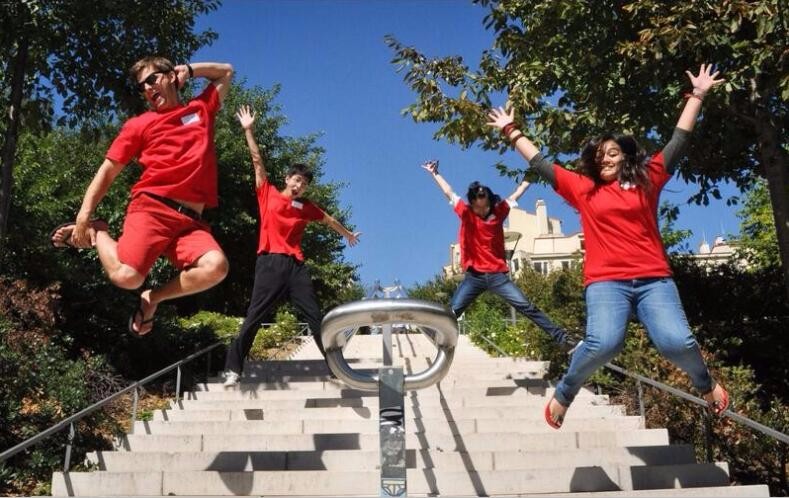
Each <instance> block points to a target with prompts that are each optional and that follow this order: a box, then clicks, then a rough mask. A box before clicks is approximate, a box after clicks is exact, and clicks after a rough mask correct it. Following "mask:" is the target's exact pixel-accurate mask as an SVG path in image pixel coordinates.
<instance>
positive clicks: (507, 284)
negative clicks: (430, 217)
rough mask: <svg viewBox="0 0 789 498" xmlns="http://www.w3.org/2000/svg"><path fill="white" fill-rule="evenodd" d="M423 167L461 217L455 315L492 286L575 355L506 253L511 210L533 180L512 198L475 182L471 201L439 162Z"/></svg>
mask: <svg viewBox="0 0 789 498" xmlns="http://www.w3.org/2000/svg"><path fill="white" fill-rule="evenodd" d="M422 168H424V169H425V170H426V171H427V172H428V173H430V175H431V176H432V177H433V180H435V182H436V184H438V187H439V188H440V189H441V191H442V192H443V193H444V195H446V196H447V199H449V202H450V204H451V205H452V207H453V209H454V211H455V213H456V214H457V215H458V217H459V218H460V236H459V240H458V241H459V242H460V258H461V267H462V268H463V271H464V272H465V276H464V277H463V281H462V282H461V283H460V285H459V286H458V288H457V290H456V291H455V294H454V295H453V296H452V305H451V306H452V311H454V313H455V316H458V317H460V315H462V314H463V312H464V311H465V310H466V308H468V307H469V306H470V305H471V303H472V302H473V301H474V299H476V298H477V297H478V296H479V295H480V294H482V293H483V292H485V291H486V290H487V291H490V292H493V293H494V294H496V295H498V296H501V297H502V298H503V299H504V300H505V301H507V302H508V303H509V304H510V306H512V307H513V308H515V310H516V311H518V312H519V313H520V314H522V315H524V316H525V317H526V318H528V319H529V320H531V321H532V322H534V323H535V324H536V325H537V326H538V327H540V328H541V329H543V330H544V331H545V332H547V333H548V334H549V335H550V336H551V337H552V338H553V340H554V341H555V342H556V343H557V344H558V345H559V347H560V348H561V349H562V350H563V351H567V352H568V353H572V351H573V345H574V341H572V340H571V339H570V338H569V337H568V336H567V332H566V331H565V330H564V329H563V328H561V327H559V326H558V325H556V324H555V323H553V322H552V321H551V319H550V318H548V316H546V315H545V313H543V312H542V311H541V310H540V309H539V308H537V307H536V306H535V305H534V304H532V303H531V301H529V299H528V298H527V297H526V296H525V295H524V294H523V292H522V291H521V290H520V288H519V287H518V286H517V285H515V283H514V282H513V281H512V279H510V277H509V265H507V260H506V259H505V257H504V220H506V219H507V216H508V215H509V213H510V208H511V207H515V206H517V205H518V202H517V201H518V199H519V198H520V197H521V196H522V195H523V193H524V192H526V189H527V188H529V182H527V181H526V180H523V182H521V184H520V185H518V187H517V188H516V189H515V191H514V192H513V193H512V194H511V195H510V196H509V197H508V198H506V199H501V198H500V197H499V196H497V195H495V194H494V193H493V191H492V190H491V189H490V188H489V187H487V186H485V185H482V184H480V183H479V182H473V183H472V184H471V185H469V188H468V192H467V194H466V198H467V200H468V203H466V202H465V201H463V199H461V198H460V196H458V195H457V194H456V193H455V192H454V191H453V190H452V187H451V186H450V185H449V183H448V182H447V181H446V180H445V179H444V177H442V176H441V175H440V174H439V172H438V161H428V162H426V163H425V164H423V165H422ZM571 343H572V344H571Z"/></svg>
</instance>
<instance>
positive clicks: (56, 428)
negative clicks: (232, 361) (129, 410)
mask: <svg viewBox="0 0 789 498" xmlns="http://www.w3.org/2000/svg"><path fill="white" fill-rule="evenodd" d="M222 344H224V342H223V341H218V342H216V343H214V344H212V345H210V346H207V347H205V348H203V349H201V350H200V351H197V352H195V353H192V354H190V355H189V356H187V357H186V358H183V359H182V360H179V361H177V362H175V363H173V364H172V365H168V366H166V367H164V368H163V369H161V370H159V371H158V372H155V373H152V374H151V375H149V376H147V377H145V378H143V379H140V380H138V381H136V382H134V383H132V384H130V385H129V386H127V387H125V388H124V389H121V390H120V391H118V392H116V393H115V394H111V395H110V396H107V397H106V398H104V399H103V400H101V401H97V402H96V403H94V404H92V405H90V406H89V407H87V408H84V409H82V410H80V411H79V412H77V413H75V414H74V415H72V416H70V417H68V418H66V419H64V420H61V421H60V422H58V423H57V424H55V425H53V426H52V427H50V428H48V429H45V430H43V431H41V432H39V433H38V434H36V435H35V436H33V437H31V438H28V439H26V440H25V441H22V442H21V443H19V444H17V445H16V446H13V447H11V448H9V449H7V450H5V451H3V452H2V453H0V462H4V461H5V460H8V459H9V458H11V457H12V456H14V455H16V454H17V453H19V452H20V451H23V450H26V449H27V448H29V447H30V446H33V445H34V444H36V443H38V442H39V441H41V440H43V439H46V438H47V437H49V436H51V435H52V434H55V433H57V432H60V431H61V430H63V429H65V428H66V427H67V426H72V427H73V424H74V422H78V421H79V420H81V419H83V418H85V417H86V416H88V415H90V414H91V413H93V412H95V411H96V410H98V409H99V408H103V407H104V406H105V405H107V404H108V403H110V402H112V401H113V400H115V399H117V398H118V397H120V396H123V395H124V394H126V393H128V392H129V391H132V390H134V391H135V394H136V392H137V389H138V388H140V387H142V386H143V385H145V384H147V383H149V382H151V381H152V380H155V379H157V378H159V377H161V376H162V375H164V374H166V373H168V372H171V371H172V370H175V369H178V382H177V386H176V393H175V396H176V399H178V396H179V393H178V391H179V390H180V378H181V370H180V368H181V366H182V365H185V364H186V363H189V362H190V361H192V360H194V359H195V358H198V357H200V356H202V355H204V354H206V353H208V352H209V351H213V350H214V349H216V348H217V347H219V346H220V345H222ZM135 405H136V396H135ZM135 411H136V410H135ZM72 434H73V430H72Z"/></svg>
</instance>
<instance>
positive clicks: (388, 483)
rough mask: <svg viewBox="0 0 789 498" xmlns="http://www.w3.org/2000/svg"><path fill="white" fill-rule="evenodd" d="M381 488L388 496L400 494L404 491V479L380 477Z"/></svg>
mask: <svg viewBox="0 0 789 498" xmlns="http://www.w3.org/2000/svg"><path fill="white" fill-rule="evenodd" d="M381 489H383V490H384V492H385V493H386V494H387V495H388V496H401V495H403V494H404V493H405V479H381Z"/></svg>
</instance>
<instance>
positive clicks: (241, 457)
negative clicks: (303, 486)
mask: <svg viewBox="0 0 789 498" xmlns="http://www.w3.org/2000/svg"><path fill="white" fill-rule="evenodd" d="M694 458H695V456H694V452H693V447H692V446H689V445H673V446H640V447H628V448H589V449H585V450H583V451H580V450H568V451H542V452H537V451H535V452H523V451H497V452H491V451H483V452H478V453H473V454H472V453H464V452H457V451H448V452H439V451H427V450H425V451H417V450H413V449H410V450H406V465H407V467H408V468H411V469H440V470H442V471H462V470H466V469H471V470H477V471H480V470H524V469H550V468H556V467H585V466H594V465H597V464H599V463H600V462H607V463H610V464H617V465H675V464H684V463H694V462H695V460H694ZM86 461H87V462H88V463H91V464H95V465H97V466H98V469H99V470H104V471H111V472H132V471H133V472H150V471H157V470H162V469H167V471H168V472H175V471H194V470H213V471H220V472H241V471H253V470H299V471H301V470H331V471H347V470H348V469H356V470H357V471H360V472H362V471H369V470H376V469H378V468H380V467H379V461H380V455H379V452H378V451H343V450H340V451H269V452H265V451H256V452H244V451H227V452H184V453H172V452H161V453H136V452H129V451H98V452H92V453H89V454H88V455H87V456H86Z"/></svg>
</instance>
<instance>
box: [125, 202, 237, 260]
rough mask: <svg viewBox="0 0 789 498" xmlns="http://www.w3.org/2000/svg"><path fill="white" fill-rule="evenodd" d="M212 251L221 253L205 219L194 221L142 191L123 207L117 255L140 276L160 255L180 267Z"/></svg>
mask: <svg viewBox="0 0 789 498" xmlns="http://www.w3.org/2000/svg"><path fill="white" fill-rule="evenodd" d="M213 250H217V251H220V252H222V248H220V247H219V244H218V243H217V242H216V240H214V237H213V236H212V235H211V227H209V226H208V224H207V223H205V222H202V221H197V220H193V219H192V218H190V217H188V216H186V215H185V214H182V213H179V212H178V211H176V210H175V209H173V208H171V207H169V206H166V205H165V204H162V203H161V202H160V201H157V200H156V199H153V198H151V197H148V196H147V195H145V194H139V195H137V196H135V197H134V198H133V199H132V200H131V202H130V203H129V206H128V207H127V208H126V219H125V220H124V222H123V233H122V234H121V237H120V238H119V239H118V258H119V259H120V261H121V263H123V264H126V265H129V266H131V267H132V268H134V269H135V270H137V271H138V272H139V273H140V274H142V275H147V274H148V272H149V271H151V267H152V266H153V264H154V262H155V261H156V258H158V257H159V256H160V255H162V254H164V255H165V257H167V259H169V260H170V262H171V263H172V264H173V266H175V267H176V268H178V269H179V270H182V269H184V268H186V267H187V266H190V265H192V264H193V263H194V262H195V261H197V260H198V259H199V258H200V256H202V255H203V254H205V253H207V252H208V251H213Z"/></svg>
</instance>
